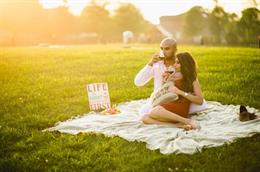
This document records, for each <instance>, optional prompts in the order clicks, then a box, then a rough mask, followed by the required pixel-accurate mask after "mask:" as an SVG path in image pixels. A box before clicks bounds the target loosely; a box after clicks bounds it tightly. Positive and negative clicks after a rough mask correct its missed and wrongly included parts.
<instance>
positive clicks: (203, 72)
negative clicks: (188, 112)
mask: <svg viewBox="0 0 260 172" xmlns="http://www.w3.org/2000/svg"><path fill="white" fill-rule="evenodd" d="M158 46H159V45H136V46H134V47H132V48H130V49H124V48H122V46H121V45H95V46H94V45H92V46H90V45H89V46H70V47H65V48H62V47H61V48H47V47H41V48H40V47H16V48H8V47H2V48H0V85H1V89H0V171H120V172H121V171H142V172H143V171H148V172H150V171H156V172H157V171H221V172H222V171H243V172H244V171H260V134H259V133H258V134H256V135H254V136H252V137H250V138H242V139H238V140H236V141H235V142H233V143H229V144H225V145H223V146H220V147H214V148H207V149H203V150H202V152H198V153H195V154H193V155H186V154H178V155H176V154H170V155H163V154H160V153H159V151H158V150H156V151H151V150H148V149H147V148H146V146H145V143H142V142H128V141H126V140H124V139H122V138H119V137H113V138H111V137H105V136H104V135H102V134H95V133H82V134H79V135H68V134H60V133H58V132H42V130H43V129H45V128H48V127H52V126H54V125H55V123H57V122H58V121H64V120H67V119H69V118H71V117H73V116H77V115H82V114H84V113H87V112H89V108H88V100H87V92H86V84H87V83H94V82H107V83H108V85H109V92H110V97H111V101H112V103H113V104H117V103H121V102H126V101H131V100H137V99H141V98H147V97H148V96H149V95H150V93H151V91H152V89H153V85H152V82H150V83H149V84H148V85H146V86H145V87H139V88H138V87H136V86H135V85H134V82H133V80H134V77H135V75H136V74H137V72H138V71H139V70H140V69H141V68H142V67H143V66H144V65H145V64H146V63H147V62H148V60H149V59H150V57H151V55H152V54H153V53H154V52H157V51H158V50H159V48H158ZM178 51H179V52H183V51H188V52H190V53H191V54H192V55H193V56H194V58H195V59H196V61H197V63H198V66H199V69H198V76H199V80H200V83H201V86H202V90H203V95H204V97H205V99H206V100H212V101H219V102H221V103H223V104H244V105H248V106H251V107H255V108H257V109H260V91H259V89H260V49H257V48H244V47H199V46H198V47H197V46H183V45H179V49H178Z"/></svg>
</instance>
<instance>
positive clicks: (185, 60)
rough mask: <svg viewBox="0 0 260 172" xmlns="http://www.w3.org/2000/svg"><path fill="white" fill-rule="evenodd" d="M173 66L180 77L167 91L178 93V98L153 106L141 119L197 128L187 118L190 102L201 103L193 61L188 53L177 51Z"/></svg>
mask: <svg viewBox="0 0 260 172" xmlns="http://www.w3.org/2000/svg"><path fill="white" fill-rule="evenodd" d="M174 67H175V71H176V72H177V73H178V72H180V73H181V75H182V77H179V79H178V80H175V81H174V82H175V86H174V87H173V88H170V90H169V91H173V92H175V93H176V94H178V95H179V99H178V100H176V101H173V102H168V103H163V104H160V105H158V106H156V107H154V108H153V109H152V110H151V111H150V112H149V113H148V114H145V115H144V116H143V118H142V121H143V122H144V123H145V124H174V125H175V126H177V127H180V128H184V129H187V130H189V129H196V128H199V126H198V125H197V124H196V123H194V122H192V121H191V120H190V119H189V118H188V112H189V107H190V103H191V102H193V103H195V104H200V105H201V104H202V103H203V96H202V91H201V88H200V84H199V81H198V79H197V72H196V64H195V61H194V59H193V58H192V56H191V55H190V54H189V53H187V52H185V53H179V54H177V56H176V60H175V63H174ZM163 76H164V77H165V76H166V75H165V74H164V75H163ZM170 77H172V78H173V79H174V74H171V75H170Z"/></svg>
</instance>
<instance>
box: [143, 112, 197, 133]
mask: <svg viewBox="0 0 260 172" xmlns="http://www.w3.org/2000/svg"><path fill="white" fill-rule="evenodd" d="M142 121H143V123H145V124H159V125H172V126H174V127H178V128H184V129H185V130H190V129H192V126H191V125H186V124H182V123H172V122H165V121H158V120H156V119H153V118H151V117H150V116H149V114H146V115H144V116H143V118H142Z"/></svg>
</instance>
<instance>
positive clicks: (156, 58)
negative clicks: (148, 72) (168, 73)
mask: <svg viewBox="0 0 260 172" xmlns="http://www.w3.org/2000/svg"><path fill="white" fill-rule="evenodd" d="M159 57H160V55H159V53H156V54H154V55H153V56H152V58H151V60H150V61H149V63H148V65H150V66H153V64H154V63H156V62H158V61H160V60H161V59H160V58H159Z"/></svg>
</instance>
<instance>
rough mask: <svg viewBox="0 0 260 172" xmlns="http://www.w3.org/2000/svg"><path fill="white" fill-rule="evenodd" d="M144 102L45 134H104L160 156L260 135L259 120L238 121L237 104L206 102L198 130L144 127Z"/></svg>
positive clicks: (65, 124) (81, 119)
mask: <svg viewBox="0 0 260 172" xmlns="http://www.w3.org/2000/svg"><path fill="white" fill-rule="evenodd" d="M147 101H148V100H147V99H142V100H136V101H130V102H125V103H121V104H119V105H118V108H119V109H120V111H121V113H119V114H116V115H103V114H101V113H96V112H89V113H87V114H84V115H83V116H77V117H74V118H72V119H69V120H67V121H64V122H59V123H57V124H56V126H54V127H52V128H48V129H45V130H44V131H59V132H61V133H68V134H78V133H82V132H95V133H103V134H104V135H106V136H119V137H122V138H124V139H126V140H128V141H140V142H145V143H146V147H147V148H148V149H151V150H156V149H159V150H160V152H161V153H162V154H170V153H186V154H193V153H195V152H197V151H200V150H201V149H202V148H204V147H214V146H220V145H222V144H224V143H230V142H232V141H234V140H235V139H236V138H240V137H248V136H251V135H253V134H255V133H259V132H260V119H259V118H258V119H255V120H251V121H247V122H240V121H239V119H238V112H239V105H223V104H221V103H219V102H213V101H207V109H206V110H204V111H202V112H200V113H198V114H197V115H193V116H191V118H192V119H193V120H195V122H197V123H199V125H200V126H201V129H196V130H190V131H185V130H184V129H180V128H175V127H173V126H166V125H147V124H143V123H142V122H141V121H140V116H139V113H138V110H139V109H140V108H141V106H142V105H143V104H145V103H147ZM247 108H248V111H249V112H255V113H256V115H260V112H259V110H258V109H255V108H252V107H247Z"/></svg>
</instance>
